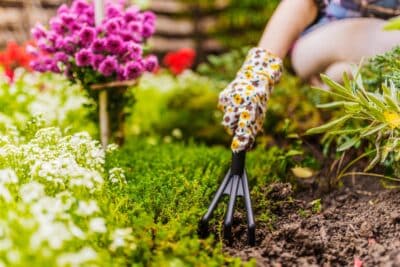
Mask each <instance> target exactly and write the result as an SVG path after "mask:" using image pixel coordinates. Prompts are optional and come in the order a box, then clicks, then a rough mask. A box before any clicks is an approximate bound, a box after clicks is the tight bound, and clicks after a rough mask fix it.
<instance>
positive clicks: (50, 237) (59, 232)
mask: <svg viewBox="0 0 400 267" xmlns="http://www.w3.org/2000/svg"><path fill="white" fill-rule="evenodd" d="M71 239H72V235H71V233H70V232H69V231H68V228H67V227H66V226H65V224H63V223H61V222H55V223H51V222H46V223H42V224H40V225H39V229H38V230H37V231H36V232H35V233H34V234H33V235H32V236H31V242H30V245H31V248H32V249H38V248H39V247H40V246H41V245H42V244H43V243H47V244H48V245H49V247H50V248H52V249H60V248H62V246H63V244H64V242H65V241H68V240H71Z"/></svg>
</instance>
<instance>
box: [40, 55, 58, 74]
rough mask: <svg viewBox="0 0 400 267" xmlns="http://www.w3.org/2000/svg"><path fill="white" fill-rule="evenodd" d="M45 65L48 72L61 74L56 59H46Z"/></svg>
mask: <svg viewBox="0 0 400 267" xmlns="http://www.w3.org/2000/svg"><path fill="white" fill-rule="evenodd" d="M43 63H44V65H45V69H46V70H47V71H51V72H54V73H60V72H61V70H60V68H59V67H58V65H57V61H55V60H54V59H52V58H46V59H44V61H43Z"/></svg>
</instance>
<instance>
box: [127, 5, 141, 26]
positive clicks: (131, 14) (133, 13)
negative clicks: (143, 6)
mask: <svg viewBox="0 0 400 267" xmlns="http://www.w3.org/2000/svg"><path fill="white" fill-rule="evenodd" d="M138 14H139V8H137V7H136V6H133V7H130V8H128V9H127V10H126V11H125V14H124V19H125V22H127V23H129V22H131V21H135V20H136V17H137V15H138Z"/></svg>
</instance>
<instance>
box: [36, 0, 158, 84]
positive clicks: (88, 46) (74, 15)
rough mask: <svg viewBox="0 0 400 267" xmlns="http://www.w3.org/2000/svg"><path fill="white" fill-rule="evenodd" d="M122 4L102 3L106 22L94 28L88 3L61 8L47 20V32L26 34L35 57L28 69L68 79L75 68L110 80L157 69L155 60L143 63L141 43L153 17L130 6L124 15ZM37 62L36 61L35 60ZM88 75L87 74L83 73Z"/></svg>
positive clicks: (78, 1)
mask: <svg viewBox="0 0 400 267" xmlns="http://www.w3.org/2000/svg"><path fill="white" fill-rule="evenodd" d="M126 1H127V0H105V2H106V10H105V12H106V19H105V20H104V21H103V22H102V23H101V25H100V26H96V25H94V24H95V20H94V5H93V0H72V5H71V6H70V7H68V6H67V5H65V4H64V5H62V6H60V7H59V8H58V10H57V15H56V16H55V17H54V18H52V19H51V20H50V23H49V24H50V27H49V28H50V29H49V30H46V29H45V28H44V27H43V26H41V25H40V24H38V25H37V26H36V27H35V28H33V29H32V35H33V38H34V39H35V41H36V44H37V47H38V52H35V53H36V54H37V58H38V59H37V60H35V61H33V63H32V65H33V66H34V69H35V70H39V71H53V72H60V70H62V71H65V73H66V74H68V75H69V77H70V78H73V79H82V77H86V74H85V72H86V71H87V70H86V69H82V71H83V72H84V75H83V76H79V75H76V74H77V73H76V71H77V69H76V67H77V66H78V67H90V68H92V69H93V70H96V71H98V72H99V73H100V74H102V75H103V76H105V77H109V78H108V79H105V81H109V80H111V79H114V78H116V79H119V80H124V79H136V78H137V77H139V76H140V75H141V74H142V73H143V72H144V71H153V70H154V69H156V68H157V66H158V61H157V58H156V57H155V56H148V57H146V58H143V51H142V49H143V42H144V41H145V39H147V38H148V37H150V36H151V35H152V34H154V31H155V15H154V13H152V12H148V11H146V12H143V13H141V12H140V10H139V8H137V7H135V6H133V7H130V8H128V9H125V4H124V3H125V2H126ZM39 58H40V60H39ZM88 75H90V73H88Z"/></svg>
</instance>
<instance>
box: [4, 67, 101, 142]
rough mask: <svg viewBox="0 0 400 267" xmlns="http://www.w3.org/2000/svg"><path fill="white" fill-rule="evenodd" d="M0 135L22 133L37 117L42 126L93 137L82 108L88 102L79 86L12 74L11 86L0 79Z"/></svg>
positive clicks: (47, 76) (60, 79)
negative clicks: (56, 127) (11, 130)
mask: <svg viewBox="0 0 400 267" xmlns="http://www.w3.org/2000/svg"><path fill="white" fill-rule="evenodd" d="M0 96H1V97H0V133H4V131H5V130H6V129H15V131H17V132H21V131H23V129H24V128H25V127H26V123H27V122H28V121H30V120H31V118H32V117H35V116H40V117H41V118H42V122H43V126H58V127H61V128H62V129H67V128H68V129H70V130H71V131H82V130H85V131H89V132H90V133H92V134H95V133H96V130H95V127H94V125H93V124H92V123H90V121H88V119H87V118H86V116H87V114H88V111H87V110H86V109H85V108H84V106H85V105H87V104H88V103H90V101H89V100H88V99H87V98H86V97H84V96H83V94H82V90H81V88H80V87H79V86H73V85H71V84H70V83H69V82H68V81H67V80H66V79H64V78H63V77H61V76H59V75H53V74H37V73H27V72H24V71H23V70H21V69H19V70H18V71H16V74H15V77H14V82H13V83H12V84H10V83H9V82H8V80H7V79H6V78H0Z"/></svg>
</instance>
